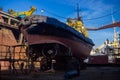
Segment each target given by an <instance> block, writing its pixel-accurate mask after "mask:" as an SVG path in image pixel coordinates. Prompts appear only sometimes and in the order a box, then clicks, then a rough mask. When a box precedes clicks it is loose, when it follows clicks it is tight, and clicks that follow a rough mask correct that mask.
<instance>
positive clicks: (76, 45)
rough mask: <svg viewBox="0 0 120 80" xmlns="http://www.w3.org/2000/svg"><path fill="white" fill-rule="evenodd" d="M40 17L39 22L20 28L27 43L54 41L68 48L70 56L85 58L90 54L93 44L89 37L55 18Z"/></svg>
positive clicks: (35, 43)
mask: <svg viewBox="0 0 120 80" xmlns="http://www.w3.org/2000/svg"><path fill="white" fill-rule="evenodd" d="M40 18H41V20H40V22H39V23H37V24H35V25H31V26H30V27H28V26H27V28H25V29H24V27H23V28H22V29H23V30H22V32H23V34H24V36H25V38H26V40H27V42H28V44H29V45H37V44H39V45H41V44H46V43H47V44H48V43H56V44H61V45H63V46H65V47H67V48H69V49H70V51H71V53H72V56H75V57H78V58H83V59H85V58H86V57H88V56H89V55H90V51H91V49H92V47H93V45H94V44H93V42H92V41H91V39H89V38H86V37H85V36H84V35H83V34H81V33H79V32H77V31H76V30H74V29H73V28H71V27H69V26H67V25H66V24H64V23H61V22H59V21H56V20H55V19H49V18H48V19H47V18H46V17H45V18H44V17H43V16H42V17H40ZM45 20H46V22H45ZM51 21H53V23H52V22H51Z"/></svg>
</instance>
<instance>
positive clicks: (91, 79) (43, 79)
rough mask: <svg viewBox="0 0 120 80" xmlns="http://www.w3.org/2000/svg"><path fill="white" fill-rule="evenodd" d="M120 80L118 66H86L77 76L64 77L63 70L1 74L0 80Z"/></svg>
mask: <svg viewBox="0 0 120 80" xmlns="http://www.w3.org/2000/svg"><path fill="white" fill-rule="evenodd" d="M13 79H14V80H120V67H88V68H87V69H86V70H82V71H81V73H80V76H79V77H74V78H72V79H65V78H64V72H61V71H59V72H58V71H56V72H54V73H50V72H32V73H31V74H29V75H23V74H20V75H11V76H10V75H9V76H7V75H3V74H1V79H0V80H13Z"/></svg>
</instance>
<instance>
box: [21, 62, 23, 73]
mask: <svg viewBox="0 0 120 80" xmlns="http://www.w3.org/2000/svg"><path fill="white" fill-rule="evenodd" d="M23 69H24V63H23V62H22V63H21V65H20V70H21V72H22V73H24V71H23Z"/></svg>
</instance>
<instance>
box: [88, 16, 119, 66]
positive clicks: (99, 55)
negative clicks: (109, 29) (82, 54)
mask: <svg viewBox="0 0 120 80" xmlns="http://www.w3.org/2000/svg"><path fill="white" fill-rule="evenodd" d="M112 23H113V24H114V23H115V20H114V18H113V15H112ZM113 29H114V34H113V41H110V40H109V39H106V41H105V42H104V43H103V44H102V45H100V46H99V47H97V48H96V49H93V50H92V51H91V56H90V57H89V62H88V63H89V64H120V34H118V33H117V28H116V27H114V28H113Z"/></svg>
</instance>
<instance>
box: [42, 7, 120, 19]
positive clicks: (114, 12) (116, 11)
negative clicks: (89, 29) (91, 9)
mask: <svg viewBox="0 0 120 80" xmlns="http://www.w3.org/2000/svg"><path fill="white" fill-rule="evenodd" d="M41 11H45V12H47V13H48V14H51V15H53V16H56V17H59V18H62V19H67V17H63V16H60V15H57V14H55V13H52V12H49V11H47V10H44V9H42V10H41ZM118 12H120V8H119V9H117V10H115V11H113V12H112V13H109V14H106V15H103V16H99V17H96V18H88V19H84V18H83V20H84V21H88V20H96V19H100V18H103V17H107V16H110V15H113V14H116V13H118Z"/></svg>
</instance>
